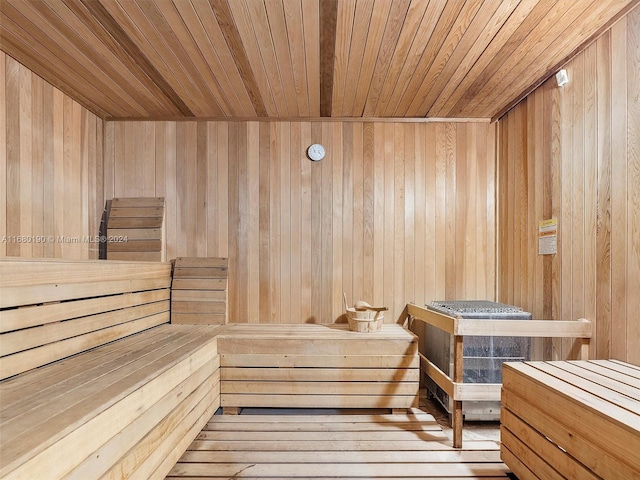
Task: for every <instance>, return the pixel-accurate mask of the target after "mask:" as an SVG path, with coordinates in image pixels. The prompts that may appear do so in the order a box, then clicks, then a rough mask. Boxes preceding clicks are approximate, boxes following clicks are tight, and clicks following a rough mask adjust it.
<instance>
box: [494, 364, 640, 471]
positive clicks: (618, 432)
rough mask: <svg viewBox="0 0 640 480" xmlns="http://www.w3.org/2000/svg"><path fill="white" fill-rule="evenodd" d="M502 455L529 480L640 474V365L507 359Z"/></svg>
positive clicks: (503, 396)
mask: <svg viewBox="0 0 640 480" xmlns="http://www.w3.org/2000/svg"><path fill="white" fill-rule="evenodd" d="M502 406H503V408H502V412H501V423H502V425H501V441H502V443H501V455H502V460H503V461H504V462H505V463H506V464H507V465H508V466H509V467H510V468H511V469H512V470H513V472H514V473H515V474H516V475H517V476H518V478H520V479H521V480H525V479H534V478H541V479H554V478H580V479H598V478H607V479H620V480H623V479H629V478H640V367H636V366H632V365H629V364H624V363H623V362H618V361H609V360H593V361H568V362H526V363H506V364H504V367H503V388H502Z"/></svg>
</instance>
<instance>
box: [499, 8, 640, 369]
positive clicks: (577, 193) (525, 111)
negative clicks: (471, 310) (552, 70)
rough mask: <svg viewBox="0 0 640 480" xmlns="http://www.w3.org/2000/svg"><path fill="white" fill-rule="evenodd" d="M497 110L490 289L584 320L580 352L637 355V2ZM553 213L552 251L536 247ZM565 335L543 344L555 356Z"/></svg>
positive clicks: (538, 310) (537, 312)
mask: <svg viewBox="0 0 640 480" xmlns="http://www.w3.org/2000/svg"><path fill="white" fill-rule="evenodd" d="M565 68H566V70H567V72H568V75H569V83H568V84H567V85H566V86H564V87H562V88H558V87H557V86H556V83H555V80H554V79H552V80H550V81H548V82H547V83H545V84H544V85H542V86H541V87H540V88H538V89H537V90H536V91H535V92H534V93H532V94H531V95H530V96H529V97H528V98H527V99H525V100H524V101H523V102H522V103H520V104H519V105H518V106H517V107H515V108H514V109H513V110H511V111H510V112H509V113H508V114H507V115H506V116H505V117H503V118H502V119H501V120H500V121H499V127H498V129H499V138H500V140H499V141H500V147H499V167H498V170H499V177H498V178H499V180H498V182H499V187H498V198H499V200H498V204H499V215H498V225H499V229H498V230H499V232H498V237H499V241H498V256H499V267H498V270H499V271H498V278H499V281H498V283H499V287H498V289H499V295H498V296H499V299H500V300H501V301H505V302H509V303H516V304H519V305H521V306H523V307H524V308H525V309H529V310H531V311H532V312H533V313H534V316H535V317H537V318H553V319H575V318H579V317H586V318H588V319H590V320H592V321H594V322H595V329H594V330H595V332H594V333H595V336H594V338H593V339H592V344H591V355H592V356H595V357H597V358H609V357H613V358H618V359H621V360H626V361H629V362H632V363H636V364H639V363H640V349H639V348H638V345H639V344H640V10H638V9H635V10H634V11H632V12H631V13H630V14H629V15H627V16H626V17H625V18H623V19H622V20H621V21H619V22H618V23H617V24H615V25H614V26H613V27H612V29H610V30H609V31H607V32H606V33H605V34H604V35H603V36H602V37H600V38H599V39H598V40H597V41H596V42H595V43H593V44H592V45H591V46H590V47H589V48H587V49H586V51H584V52H583V53H581V54H579V55H578V56H577V57H576V58H574V59H573V60H572V61H571V62H570V63H569V64H567V65H566V67H565ZM551 217H555V218H557V219H558V225H559V246H558V254H557V255H554V256H539V255H537V227H538V221H539V220H542V219H546V218H551ZM569 349H570V346H569V344H567V343H566V342H565V343H564V344H563V343H562V342H554V343H548V344H547V352H546V353H547V355H551V356H552V357H553V358H565V357H566V356H567V354H568V353H569Z"/></svg>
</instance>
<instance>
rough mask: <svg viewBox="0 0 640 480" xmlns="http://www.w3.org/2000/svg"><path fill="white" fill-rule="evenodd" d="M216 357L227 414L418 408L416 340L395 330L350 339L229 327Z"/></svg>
mask: <svg viewBox="0 0 640 480" xmlns="http://www.w3.org/2000/svg"><path fill="white" fill-rule="evenodd" d="M218 351H219V353H220V362H221V405H222V407H223V411H224V412H225V413H236V412H237V411H238V409H239V408H242V407H287V408H391V409H395V408H397V409H406V408H410V407H413V406H417V405H418V388H419V385H418V380H419V368H420V359H419V358H418V340H417V337H416V336H415V335H414V334H413V333H411V332H409V331H408V330H406V329H405V328H403V327H402V326H401V325H395V324H386V325H383V327H382V330H381V331H380V332H375V333H356V332H350V331H349V330H348V327H347V325H344V324H332V325H314V324H297V325H284V324H260V325H252V324H233V325H228V326H227V328H226V329H225V331H224V332H223V333H221V334H220V335H219V337H218Z"/></svg>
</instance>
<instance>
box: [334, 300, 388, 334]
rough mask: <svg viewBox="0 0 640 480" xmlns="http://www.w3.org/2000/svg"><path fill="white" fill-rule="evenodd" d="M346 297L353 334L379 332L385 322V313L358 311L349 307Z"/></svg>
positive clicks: (348, 317)
mask: <svg viewBox="0 0 640 480" xmlns="http://www.w3.org/2000/svg"><path fill="white" fill-rule="evenodd" d="M343 297H344V308H345V310H346V312H347V320H348V322H349V330H351V331H352V332H378V331H380V329H381V328H382V324H383V322H384V313H383V312H380V311H373V310H356V309H355V308H353V307H349V306H347V296H346V294H343Z"/></svg>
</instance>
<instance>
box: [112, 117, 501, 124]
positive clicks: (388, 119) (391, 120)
mask: <svg viewBox="0 0 640 480" xmlns="http://www.w3.org/2000/svg"><path fill="white" fill-rule="evenodd" d="M106 120H107V121H109V122H148V121H157V122H193V121H196V119H194V118H183V117H154V118H151V119H150V118H147V117H108V118H107V119H106ZM197 121H199V122H290V123H296V122H302V123H305V122H339V123H352V122H357V123H492V120H491V119H490V118H436V117H418V118H416V117H406V118H405V117H402V118H398V117H371V118H360V117H333V118H325V117H281V118H274V117H261V118H256V117H235V118H228V117H224V118H222V117H204V118H198V119H197Z"/></svg>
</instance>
